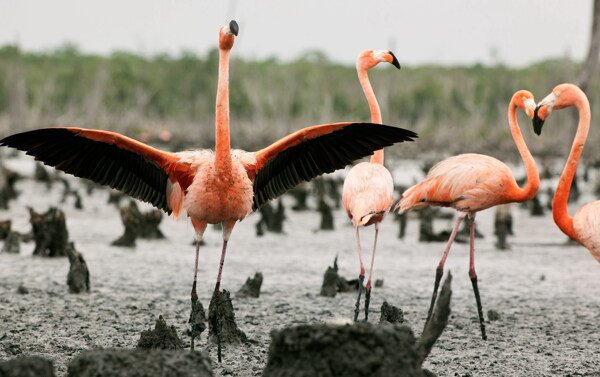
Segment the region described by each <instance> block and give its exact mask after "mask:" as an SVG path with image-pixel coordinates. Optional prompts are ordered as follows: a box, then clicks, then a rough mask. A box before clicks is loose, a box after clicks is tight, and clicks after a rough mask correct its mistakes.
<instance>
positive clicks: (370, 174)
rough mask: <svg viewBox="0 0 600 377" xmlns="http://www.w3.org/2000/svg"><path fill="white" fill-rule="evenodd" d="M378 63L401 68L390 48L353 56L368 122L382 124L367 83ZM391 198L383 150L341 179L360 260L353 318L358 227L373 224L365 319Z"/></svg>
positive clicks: (362, 274) (360, 282)
mask: <svg viewBox="0 0 600 377" xmlns="http://www.w3.org/2000/svg"><path fill="white" fill-rule="evenodd" d="M380 62H388V63H390V64H393V65H394V66H396V67H397V68H398V69H400V63H398V60H397V59H396V57H395V56H394V54H393V53H392V52H391V51H373V50H365V51H363V52H361V53H360V54H359V55H358V58H357V59H356V71H357V73H358V79H359V81H360V85H361V86H362V89H363V91H364V93H365V96H366V97H367V102H368V103H369V109H370V110H371V122H373V123H381V111H380V110H379V104H378V103H377V98H375V93H374V92H373V88H372V87H371V83H370V82H369V76H368V74H367V71H368V70H369V69H371V68H373V67H375V66H376V65H377V64H379V63H380ZM393 201H394V181H393V180H392V175H391V174H390V172H389V171H388V170H387V169H386V168H385V167H384V166H383V149H380V150H378V151H376V152H375V153H374V154H373V156H372V157H371V161H370V162H361V163H360V164H357V165H356V166H354V167H353V168H352V169H350V171H349V172H348V175H347V176H346V179H345V180H344V188H343V193H342V203H343V204H344V208H346V213H347V214H348V217H349V218H350V220H352V222H353V223H354V228H355V230H356V242H357V244H358V260H359V262H360V274H359V276H358V298H357V299H356V307H355V309H354V321H356V320H357V319H358V312H359V308H360V295H361V292H362V286H363V281H364V279H365V267H364V265H363V260H362V252H361V248H360V236H359V232H358V228H359V227H360V226H367V225H371V224H375V242H374V243H373V254H372V255H371V268H370V269H369V279H368V280H367V286H366V292H365V321H366V320H367V319H368V317H369V301H370V299H371V277H372V275H373V262H374V261H375V247H376V246H377V235H378V233H379V223H380V222H381V221H383V218H384V217H385V215H386V214H387V213H388V211H389V210H390V208H391V207H392V203H393Z"/></svg>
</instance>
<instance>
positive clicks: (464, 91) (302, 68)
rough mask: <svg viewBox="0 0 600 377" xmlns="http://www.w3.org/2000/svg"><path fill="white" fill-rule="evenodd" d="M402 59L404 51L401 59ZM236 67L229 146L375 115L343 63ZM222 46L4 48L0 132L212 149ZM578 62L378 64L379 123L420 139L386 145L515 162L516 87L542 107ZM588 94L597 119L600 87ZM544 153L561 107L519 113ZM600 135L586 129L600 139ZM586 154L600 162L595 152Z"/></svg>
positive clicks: (559, 132) (315, 56)
mask: <svg viewBox="0 0 600 377" xmlns="http://www.w3.org/2000/svg"><path fill="white" fill-rule="evenodd" d="M397 55H398V57H399V60H400V62H401V63H402V55H401V54H397ZM233 57H234V58H233V60H232V62H231V72H230V96H231V97H230V104H231V121H232V145H233V146H235V147H239V148H244V149H248V150H254V149H259V148H262V147H264V146H265V145H267V144H269V143H271V142H272V141H274V140H276V139H277V138H279V137H281V136H284V135H286V134H287V133H290V132H293V131H295V130H297V129H300V128H302V127H306V126H310V125H314V124H322V123H331V122H340V121H366V120H369V119H370V115H369V109H368V106H367V104H366V100H365V98H364V95H363V93H362V91H361V88H360V85H359V83H358V79H357V77H356V71H355V68H354V64H353V62H348V64H347V65H340V64H336V63H332V62H330V61H328V59H327V58H326V56H324V55H323V54H321V53H319V52H311V53H307V54H306V55H305V56H303V57H302V58H299V59H297V60H295V61H293V62H289V63H283V62H280V61H278V60H276V59H269V60H263V61H248V60H244V59H240V58H235V54H233ZM217 65H218V51H217V50H216V49H215V50H212V51H210V52H209V53H208V54H207V55H206V56H197V55H194V54H192V53H183V54H181V55H180V56H177V57H173V56H165V55H160V56H154V57H143V56H139V55H135V54H130V53H126V52H117V53H114V54H112V55H111V56H108V57H102V56H95V55H86V54H82V53H80V52H79V51H78V50H77V48H76V47H74V46H70V45H67V46H64V47H62V48H60V49H58V50H55V51H51V52H47V53H41V52H36V53H31V52H23V51H20V50H19V48H18V47H15V46H4V47H2V48H0V137H2V136H5V135H8V134H10V133H14V132H18V131H24V130H26V129H32V128H39V127H47V126H58V125H61V126H79V127H86V128H98V129H106V130H113V131H118V132H122V133H125V134H127V135H129V136H132V137H138V138H144V139H149V140H151V139H152V137H153V136H154V135H156V134H157V132H158V130H159V127H160V125H161V124H166V125H168V127H169V129H170V130H171V132H172V133H173V134H174V139H175V143H174V144H175V145H174V148H179V149H181V148H191V147H207V148H210V147H212V144H213V143H214V129H213V127H214V102H215V94H216V92H215V91H216V83H217ZM579 69H580V65H579V64H576V63H573V62H572V61H570V60H568V59H560V60H549V61H544V62H540V63H538V64H534V65H531V66H529V67H525V68H520V69H512V68H507V67H505V66H502V65H496V66H489V67H486V66H482V65H473V66H455V67H443V66H434V65H431V66H419V67H406V66H404V65H403V68H402V70H401V71H398V70H396V69H395V68H394V67H392V66H391V65H385V66H383V65H380V66H379V67H377V68H375V69H373V70H371V71H370V78H371V82H372V84H373V87H374V89H375V92H376V94H377V98H378V100H379V103H380V106H381V108H382V112H383V120H384V123H386V124H390V125H394V126H399V127H404V128H409V129H412V130H414V131H416V132H418V133H419V135H420V138H419V141H418V142H417V143H413V144H412V145H400V146H395V147H392V148H390V151H389V153H390V154H392V155H396V156H410V157H415V156H435V157H437V156H440V155H449V154H454V153H463V152H484V153H487V154H492V155H496V156H502V157H505V158H514V159H515V160H517V159H518V155H517V153H516V149H515V147H514V143H513V142H512V138H511V136H510V131H509V129H508V123H507V118H506V111H507V105H508V102H509V101H510V98H511V96H512V94H513V93H514V92H515V91H516V90H518V89H529V90H531V91H532V92H533V93H534V94H536V98H537V99H538V100H539V99H541V98H543V97H544V96H545V95H546V94H547V93H549V92H550V90H551V89H552V88H553V87H554V86H555V85H556V84H559V83H562V82H573V81H574V80H575V78H576V77H577V74H578V72H579ZM599 90H600V88H599V87H598V85H597V84H594V85H593V86H592V89H591V93H589V95H590V100H591V101H592V114H593V113H594V112H596V111H598V108H599V106H600V104H599V103H598V100H597V98H598V92H599ZM519 119H520V122H521V127H522V129H523V133H524V135H525V138H526V140H527V141H528V143H529V144H530V146H531V147H532V150H533V152H534V154H535V153H537V154H543V155H563V154H564V153H566V151H567V149H568V148H569V146H570V140H571V139H572V135H573V126H574V123H575V122H576V117H574V116H573V113H569V112H565V111H563V112H557V114H556V115H554V114H553V115H552V118H551V119H550V120H549V121H548V122H547V124H546V126H545V129H544V133H543V134H542V136H541V137H534V136H532V135H533V132H532V130H531V124H530V122H529V121H528V119H527V118H526V116H524V115H522V114H521V115H520V116H519ZM598 137H600V132H594V130H593V129H592V132H591V133H590V141H589V143H594V144H595V143H597V142H598V140H599V139H598ZM588 149H590V150H589V151H586V154H585V155H586V156H588V158H594V159H597V158H599V157H600V154H599V153H598V152H595V150H594V148H588Z"/></svg>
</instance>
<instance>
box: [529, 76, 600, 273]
mask: <svg viewBox="0 0 600 377" xmlns="http://www.w3.org/2000/svg"><path fill="white" fill-rule="evenodd" d="M569 106H575V107H576V108H577V111H579V124H578V126H577V133H576V134H575V140H573V146H572V147H571V153H569V158H568V159H567V163H566V164H565V168H564V170H563V172H562V174H561V176H560V180H559V181H558V187H556V192H555V193H554V199H553V200H552V216H553V217H554V222H555V223H556V225H558V227H559V228H560V230H562V231H563V233H565V234H566V235H567V236H569V237H571V238H572V239H574V240H575V241H577V242H579V243H580V244H581V245H583V246H585V247H586V248H587V249H588V250H589V252H590V253H591V254H592V256H593V257H594V258H596V260H597V261H598V262H600V200H597V201H595V202H592V203H588V204H586V205H584V206H583V207H581V208H580V209H579V210H578V211H577V212H576V213H575V216H573V217H571V216H569V210H568V208H567V204H568V200H569V192H570V191H571V184H572V183H573V177H574V176H575V171H576V170H577V164H578V163H579V157H580V156H581V152H583V146H584V145H585V140H586V139H587V134H588V130H589V128H590V118H591V112H590V103H589V101H588V99H587V97H586V95H585V93H584V92H583V91H582V90H581V89H579V88H578V87H577V86H576V85H573V84H561V85H558V86H557V87H555V88H554V89H553V90H552V93H550V94H549V95H548V96H547V97H546V98H544V99H543V100H541V101H540V102H539V103H538V105H537V107H536V109H535V117H534V120H533V124H534V131H535V133H536V134H538V135H539V134H540V133H541V132H542V126H543V123H544V120H546V118H547V116H548V115H549V114H550V113H551V112H552V110H559V109H564V108H565V107H569Z"/></svg>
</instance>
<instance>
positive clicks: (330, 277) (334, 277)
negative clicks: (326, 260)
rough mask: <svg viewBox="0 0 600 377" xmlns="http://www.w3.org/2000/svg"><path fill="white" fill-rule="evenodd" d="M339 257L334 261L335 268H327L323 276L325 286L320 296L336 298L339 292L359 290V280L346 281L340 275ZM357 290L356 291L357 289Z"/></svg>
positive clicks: (322, 286) (323, 285)
mask: <svg viewBox="0 0 600 377" xmlns="http://www.w3.org/2000/svg"><path fill="white" fill-rule="evenodd" d="M337 258H338V257H337V255H336V256H335V259H334V260H333V267H327V270H326V271H325V274H324V275H323V284H322V285H321V291H320V292H319V296H324V297H335V295H336V294H337V293H338V292H350V291H353V290H358V280H357V279H355V280H346V279H345V278H343V277H342V276H340V275H339V274H338V265H337ZM355 288H356V289H355Z"/></svg>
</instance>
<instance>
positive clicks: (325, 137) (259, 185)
mask: <svg viewBox="0 0 600 377" xmlns="http://www.w3.org/2000/svg"><path fill="white" fill-rule="evenodd" d="M416 137H417V134H416V133H414V132H412V131H409V130H405V129H402V128H397V127H390V126H385V125H382V124H376V123H334V124H324V125H320V126H313V127H307V128H304V129H302V130H300V131H297V132H295V133H293V134H291V135H288V136H286V137H284V138H283V139H281V140H279V141H277V142H276V143H274V144H272V145H270V146H268V147H267V148H265V149H262V150H260V151H258V152H255V155H256V160H257V165H255V166H253V168H254V171H252V172H250V173H253V174H250V175H254V209H257V208H259V207H260V206H261V205H263V204H264V203H265V202H267V201H268V200H270V199H273V198H276V197H278V196H279V195H281V194H283V193H285V192H286V191H288V190H290V189H292V188H294V187H295V186H296V185H297V184H298V183H300V182H302V181H309V180H311V179H312V178H314V177H316V176H318V175H321V174H323V173H331V172H332V171H334V170H337V169H341V168H343V167H344V166H346V165H348V164H349V163H351V162H352V161H354V160H357V159H359V158H362V157H365V156H368V155H370V154H372V153H373V151H376V150H378V149H381V148H383V147H387V146H390V145H392V144H394V143H398V142H402V141H413V138H416Z"/></svg>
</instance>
